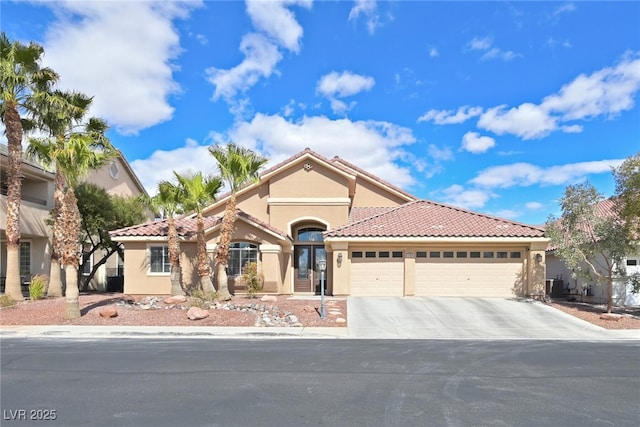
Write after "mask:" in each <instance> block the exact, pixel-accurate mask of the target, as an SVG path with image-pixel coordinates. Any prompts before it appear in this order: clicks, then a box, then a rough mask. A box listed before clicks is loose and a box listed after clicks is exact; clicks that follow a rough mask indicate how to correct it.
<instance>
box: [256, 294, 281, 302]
mask: <svg viewBox="0 0 640 427" xmlns="http://www.w3.org/2000/svg"><path fill="white" fill-rule="evenodd" d="M260 301H262V302H277V301H278V298H276V297H275V296H274V295H264V296H263V297H262V298H260Z"/></svg>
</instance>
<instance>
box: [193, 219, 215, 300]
mask: <svg viewBox="0 0 640 427" xmlns="http://www.w3.org/2000/svg"><path fill="white" fill-rule="evenodd" d="M197 221H198V275H199V276H200V288H201V289H202V290H203V291H204V292H205V293H214V292H215V291H216V290H215V288H214V287H213V282H211V267H210V266H209V257H208V256H207V243H206V242H205V240H204V219H203V217H202V213H200V212H198V220H197Z"/></svg>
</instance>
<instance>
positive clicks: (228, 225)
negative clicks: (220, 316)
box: [216, 193, 236, 301]
mask: <svg viewBox="0 0 640 427" xmlns="http://www.w3.org/2000/svg"><path fill="white" fill-rule="evenodd" d="M235 219H236V196H235V194H233V193H232V194H231V196H230V197H229V201H228V202H227V205H226V207H225V210H224V217H223V218H222V227H221V230H220V242H219V243H218V247H217V248H216V262H217V264H216V267H217V279H218V299H221V300H223V301H228V300H230V299H231V294H230V293H229V278H228V276H227V270H226V268H227V265H228V264H229V247H230V246H231V239H232V238H233V224H234V222H235Z"/></svg>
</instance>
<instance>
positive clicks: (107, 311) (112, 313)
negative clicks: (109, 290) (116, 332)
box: [99, 307, 118, 318]
mask: <svg viewBox="0 0 640 427" xmlns="http://www.w3.org/2000/svg"><path fill="white" fill-rule="evenodd" d="M99 314H100V317H106V318H111V317H118V310H116V309H115V308H113V307H107V308H103V309H102V310H100V313H99Z"/></svg>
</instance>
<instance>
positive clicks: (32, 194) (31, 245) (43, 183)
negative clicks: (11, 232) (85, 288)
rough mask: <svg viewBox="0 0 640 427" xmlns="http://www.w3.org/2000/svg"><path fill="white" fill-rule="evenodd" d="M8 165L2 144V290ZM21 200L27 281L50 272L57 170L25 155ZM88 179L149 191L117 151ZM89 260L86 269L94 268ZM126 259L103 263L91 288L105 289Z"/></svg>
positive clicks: (133, 192)
mask: <svg viewBox="0 0 640 427" xmlns="http://www.w3.org/2000/svg"><path fill="white" fill-rule="evenodd" d="M7 167H8V148H7V146H6V145H3V144H0V290H1V291H4V281H5V278H6V265H7V248H6V235H5V231H6V228H7V223H6V221H7V183H8V181H7V180H8V177H7ZM22 175H23V177H22V190H21V193H22V194H21V198H22V204H21V206H20V234H21V238H20V275H21V277H22V280H23V283H25V284H27V283H28V281H29V278H30V277H31V276H32V275H34V274H46V275H48V274H49V271H50V258H51V232H52V230H51V227H50V226H49V225H47V221H48V220H49V213H50V212H51V210H52V209H53V206H54V201H53V193H54V190H55V174H54V172H53V171H51V170H49V169H47V168H45V167H44V166H42V165H41V164H39V163H38V162H37V161H34V160H30V159H28V158H26V157H25V158H24V159H23V161H22ZM85 181H87V182H90V183H93V184H96V185H98V186H100V187H102V188H104V189H106V190H107V193H109V194H113V195H120V196H137V195H139V194H146V191H145V189H144V187H143V186H142V184H141V183H140V181H139V179H138V177H137V176H136V175H135V173H134V172H133V170H132V169H131V167H130V166H129V163H128V162H127V160H126V159H125V157H124V156H123V155H122V153H121V152H120V151H118V155H117V156H116V158H114V159H113V160H112V161H110V162H109V163H108V164H107V165H105V166H104V167H103V168H101V169H99V170H95V171H91V172H90V174H89V176H88V177H87V178H86V179H85ZM91 267H92V263H91V262H90V263H87V265H86V270H85V273H88V272H89V271H91ZM122 268H123V262H122V260H121V259H119V257H118V256H112V257H110V258H109V259H108V261H107V263H106V264H105V265H103V266H101V267H100V268H99V270H98V272H97V274H96V275H95V277H94V279H93V280H92V283H91V288H92V289H99V290H104V289H105V288H106V285H107V280H108V278H109V277H110V276H117V275H119V274H120V275H122Z"/></svg>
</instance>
